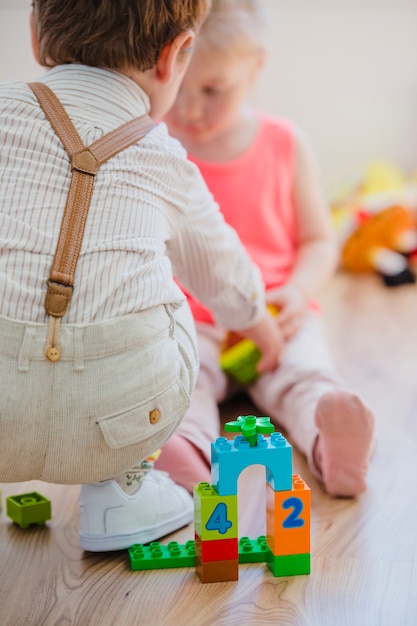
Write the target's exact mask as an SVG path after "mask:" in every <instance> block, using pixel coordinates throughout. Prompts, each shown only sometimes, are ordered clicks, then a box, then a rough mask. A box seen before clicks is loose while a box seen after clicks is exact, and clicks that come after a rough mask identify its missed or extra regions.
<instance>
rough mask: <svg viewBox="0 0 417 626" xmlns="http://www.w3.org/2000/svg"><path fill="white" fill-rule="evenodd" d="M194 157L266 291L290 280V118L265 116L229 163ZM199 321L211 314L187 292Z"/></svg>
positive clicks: (292, 251)
mask: <svg viewBox="0 0 417 626" xmlns="http://www.w3.org/2000/svg"><path fill="white" fill-rule="evenodd" d="M188 158H189V159H190V161H192V162H194V163H195V164H196V165H197V166H198V167H199V169H200V171H201V173H202V175H203V178H204V180H205V181H206V183H207V186H208V188H209V189H210V191H211V192H212V194H213V196H214V198H215V200H216V201H217V202H218V204H219V205H220V209H221V211H222V213H223V215H224V218H225V220H226V222H228V223H229V224H230V225H231V226H233V228H234V229H235V230H236V231H237V233H238V234H239V237H240V239H241V240H242V242H243V244H244V245H245V247H246V249H247V251H248V253H249V255H250V256H251V258H252V260H253V261H254V262H255V263H256V264H257V265H258V267H259V268H260V270H261V273H262V277H263V280H264V283H265V287H266V290H268V289H271V288H273V287H277V286H279V285H282V284H283V283H285V282H286V280H287V279H288V277H289V274H290V272H291V268H292V266H293V263H294V258H295V210H294V205H293V201H292V190H293V185H294V172H295V147H294V137H293V132H292V129H291V125H290V123H289V122H287V121H285V120H282V119H273V118H270V117H267V116H265V115H262V116H261V117H260V121H259V130H258V133H257V136H256V138H255V141H254V142H253V144H252V145H251V146H250V148H249V149H248V150H247V151H246V152H244V153H243V154H242V155H240V156H239V157H237V158H236V159H233V160H232V161H228V162H226V163H210V162H204V161H199V160H198V159H194V158H193V157H192V155H189V156H188ZM187 297H188V301H189V304H190V307H191V310H192V312H193V315H194V319H195V320H196V321H201V322H207V323H213V317H212V315H211V313H210V312H209V311H208V310H207V309H206V308H205V307H203V305H202V304H200V303H199V302H198V301H197V300H195V299H194V298H193V297H192V296H190V294H187Z"/></svg>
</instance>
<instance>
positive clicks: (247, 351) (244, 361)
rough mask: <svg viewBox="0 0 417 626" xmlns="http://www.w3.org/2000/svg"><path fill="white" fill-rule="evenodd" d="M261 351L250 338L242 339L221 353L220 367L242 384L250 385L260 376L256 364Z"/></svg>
mask: <svg viewBox="0 0 417 626" xmlns="http://www.w3.org/2000/svg"><path fill="white" fill-rule="evenodd" d="M260 358H261V352H260V350H259V348H257V346H256V344H255V343H254V342H253V341H251V340H250V339H241V340H240V341H238V342H237V343H235V344H234V345H232V346H230V347H229V348H226V349H225V350H224V351H223V352H221V354H220V367H221V368H222V370H223V371H224V372H226V373H227V374H229V376H230V377H231V378H233V379H234V380H235V381H236V382H238V383H239V384H241V385H250V384H251V383H253V382H255V380H256V379H257V378H258V376H259V373H258V371H257V369H256V366H257V365H258V363H259V360H260Z"/></svg>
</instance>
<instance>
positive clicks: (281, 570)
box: [267, 551, 310, 576]
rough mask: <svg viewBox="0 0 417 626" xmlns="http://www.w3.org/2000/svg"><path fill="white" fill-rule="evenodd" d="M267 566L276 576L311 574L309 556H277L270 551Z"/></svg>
mask: <svg viewBox="0 0 417 626" xmlns="http://www.w3.org/2000/svg"><path fill="white" fill-rule="evenodd" d="M267 564H268V567H269V569H270V570H271V572H272V573H273V575H274V576H301V575H302V574H309V573H310V555H309V554H291V555H289V556H275V555H273V554H272V552H271V551H269V552H268V554H267Z"/></svg>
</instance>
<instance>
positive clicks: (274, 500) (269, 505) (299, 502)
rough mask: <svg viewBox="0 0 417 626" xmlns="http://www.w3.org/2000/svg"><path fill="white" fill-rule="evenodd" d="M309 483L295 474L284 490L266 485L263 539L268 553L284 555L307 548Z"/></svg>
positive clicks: (308, 540)
mask: <svg viewBox="0 0 417 626" xmlns="http://www.w3.org/2000/svg"><path fill="white" fill-rule="evenodd" d="M310 514H311V491H310V487H308V485H307V484H306V483H305V482H304V480H303V479H302V478H300V476H298V475H294V476H293V487H292V489H290V490H288V491H274V490H273V489H272V487H271V486H270V485H269V484H268V483H267V485H266V541H267V544H268V547H269V549H270V550H271V552H272V554H274V555H275V556H286V555H292V554H306V553H309V552H310Z"/></svg>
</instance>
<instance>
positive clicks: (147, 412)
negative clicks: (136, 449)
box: [97, 381, 190, 449]
mask: <svg viewBox="0 0 417 626" xmlns="http://www.w3.org/2000/svg"><path fill="white" fill-rule="evenodd" d="M189 406H190V396H189V394H188V393H187V392H186V391H185V389H184V386H183V385H182V383H181V382H179V381H176V382H175V383H174V384H172V385H171V386H170V387H168V388H167V389H165V390H164V391H162V392H161V393H159V394H158V395H156V396H154V397H153V398H151V399H147V400H146V401H145V402H143V403H141V404H138V405H137V406H134V407H132V408H130V409H127V410H125V411H123V412H122V413H118V414H115V415H107V416H105V417H102V418H100V419H99V420H98V421H97V423H98V425H99V427H100V429H101V432H102V434H103V437H104V439H105V441H106V443H107V445H108V446H109V447H110V448H113V449H118V448H124V447H126V446H129V445H132V444H135V443H138V442H140V441H143V440H145V439H148V438H149V437H153V436H155V435H157V434H158V432H160V431H161V430H163V429H166V428H167V427H168V426H170V425H172V429H173V430H174V429H175V427H176V425H177V424H179V423H180V421H181V420H182V418H183V416H184V414H185V412H186V411H187V409H188V407H189Z"/></svg>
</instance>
